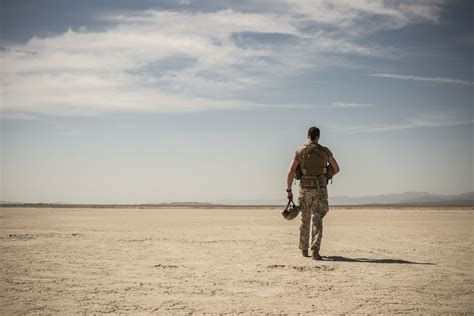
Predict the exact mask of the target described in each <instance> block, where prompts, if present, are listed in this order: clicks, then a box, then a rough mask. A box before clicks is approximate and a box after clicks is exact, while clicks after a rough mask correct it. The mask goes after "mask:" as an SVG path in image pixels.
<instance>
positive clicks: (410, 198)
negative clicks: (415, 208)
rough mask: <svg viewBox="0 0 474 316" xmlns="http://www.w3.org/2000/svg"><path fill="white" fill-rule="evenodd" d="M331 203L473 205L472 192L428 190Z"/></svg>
mask: <svg viewBox="0 0 474 316" xmlns="http://www.w3.org/2000/svg"><path fill="white" fill-rule="evenodd" d="M213 203H215V204H226V205H283V204H286V201H285V199H262V200H219V201H215V202H213ZM329 203H330V204H331V205H370V204H401V205H403V204H406V205H459V206H474V192H469V193H464V194H459V195H443V194H433V193H428V192H404V193H392V194H383V195H367V196H359V197H350V196H333V197H330V198H329Z"/></svg>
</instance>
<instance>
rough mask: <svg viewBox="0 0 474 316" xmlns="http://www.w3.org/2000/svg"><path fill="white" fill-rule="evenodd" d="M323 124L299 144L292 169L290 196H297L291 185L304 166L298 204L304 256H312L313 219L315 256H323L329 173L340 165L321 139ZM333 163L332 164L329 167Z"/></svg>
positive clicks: (314, 128) (312, 128)
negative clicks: (310, 252) (322, 246)
mask: <svg viewBox="0 0 474 316" xmlns="http://www.w3.org/2000/svg"><path fill="white" fill-rule="evenodd" d="M319 136H320V131H319V128H317V127H315V126H313V127H310V128H309V130H308V142H307V143H306V144H305V145H303V146H302V147H301V148H299V149H298V150H297V151H296V153H295V156H294V158H293V161H292V163H291V166H290V170H289V171H288V178H287V181H286V184H287V187H286V188H287V189H286V192H287V197H288V200H292V199H293V193H292V191H291V186H292V184H293V177H294V175H295V172H296V169H297V168H298V166H299V167H300V168H301V179H300V191H299V195H298V204H299V206H300V211H301V225H300V246H299V248H300V249H301V252H302V254H303V256H305V257H308V256H309V255H308V248H309V247H310V246H309V232H310V222H311V219H312V221H313V225H312V226H313V227H312V230H311V231H312V233H311V250H312V258H313V259H315V260H321V256H320V255H319V249H320V247H321V239H322V237H323V217H324V215H326V213H327V212H328V211H329V205H328V191H327V180H328V178H327V176H328V169H330V168H331V169H332V171H333V173H332V174H333V175H335V174H337V173H338V172H339V166H338V164H337V161H336V159H334V157H333V155H332V152H331V151H330V150H329V149H328V148H327V147H324V146H321V145H320V144H319V143H318V142H319ZM329 166H330V167H329Z"/></svg>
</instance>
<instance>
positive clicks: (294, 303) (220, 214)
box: [0, 207, 474, 315]
mask: <svg viewBox="0 0 474 316" xmlns="http://www.w3.org/2000/svg"><path fill="white" fill-rule="evenodd" d="M280 212H281V209H280V208H277V207H268V208H245V207H242V208H230V209H225V208H194V209H193V208H167V209H163V208H160V209H139V208H137V209H130V208H128V209H102V208H88V209H86V208H2V209H0V246H1V254H2V257H1V265H0V276H1V278H0V314H1V315H13V314H14V315H21V314H64V313H86V314H101V313H111V314H137V313H141V314H149V313H156V314H190V313H193V314H194V313H195V314H204V313H249V314H251V313H260V314H266V313H269V314H297V313H308V314H354V313H371V314H372V313H378V314H398V313H402V314H445V313H454V314H472V313H474V293H473V290H474V273H473V272H474V271H473V215H474V211H473V210H472V209H449V208H443V209H441V208H438V209H427V208H425V209H415V208H400V209H393V208H392V209H388V208H350V209H349V208H348V209H345V208H333V209H331V210H330V212H329V213H328V215H327V216H326V217H325V219H324V236H323V241H322V249H321V255H322V256H323V259H324V260H322V261H315V260H312V259H311V258H304V257H302V256H301V254H300V250H299V249H298V238H299V237H298V234H299V231H298V226H299V218H297V219H295V220H293V221H287V220H284V219H283V218H282V217H281V215H280Z"/></svg>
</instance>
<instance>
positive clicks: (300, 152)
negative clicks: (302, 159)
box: [296, 143, 311, 156]
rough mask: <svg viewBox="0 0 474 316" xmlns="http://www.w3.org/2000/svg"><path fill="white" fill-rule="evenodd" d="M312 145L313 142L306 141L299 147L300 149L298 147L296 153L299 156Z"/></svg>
mask: <svg viewBox="0 0 474 316" xmlns="http://www.w3.org/2000/svg"><path fill="white" fill-rule="evenodd" d="M310 146H311V144H309V143H306V144H303V145H302V146H300V147H298V149H296V155H297V156H300V155H302V154H303V153H304V152H305V151H307V150H308V148H309V147H310Z"/></svg>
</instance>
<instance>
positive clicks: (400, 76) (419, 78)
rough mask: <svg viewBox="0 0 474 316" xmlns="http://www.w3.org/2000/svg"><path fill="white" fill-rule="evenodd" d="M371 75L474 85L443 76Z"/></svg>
mask: <svg viewBox="0 0 474 316" xmlns="http://www.w3.org/2000/svg"><path fill="white" fill-rule="evenodd" d="M370 76H372V77H379V78H390V79H401V80H413V81H425V82H433V83H445V84H452V85H463V86H472V85H474V82H473V81H468V80H460V79H452V78H443V77H417V76H406V75H396V74H371V75H370Z"/></svg>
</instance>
